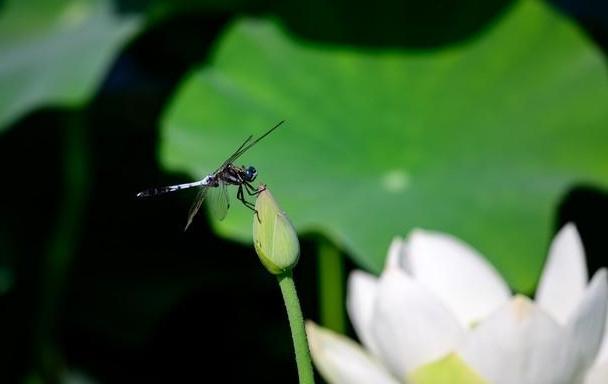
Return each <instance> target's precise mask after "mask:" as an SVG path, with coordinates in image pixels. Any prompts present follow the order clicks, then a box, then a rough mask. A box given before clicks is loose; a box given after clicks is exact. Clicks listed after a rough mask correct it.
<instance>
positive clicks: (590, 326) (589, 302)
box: [561, 269, 608, 377]
mask: <svg viewBox="0 0 608 384" xmlns="http://www.w3.org/2000/svg"><path fill="white" fill-rule="evenodd" d="M607 306H608V278H607V276H606V270H605V269H601V270H599V271H597V273H596V274H595V276H593V279H592V280H591V283H590V284H589V287H588V288H587V290H586V292H585V296H584V297H583V299H582V301H581V302H580V304H579V305H578V307H577V309H576V311H575V313H574V316H573V317H572V319H571V320H570V321H569V322H568V325H567V332H568V336H567V337H568V338H567V344H566V347H565V349H564V356H563V358H562V359H563V361H562V363H561V365H565V366H569V367H568V369H569V370H572V371H574V372H576V373H577V377H583V376H584V374H585V372H586V371H587V370H588V369H589V367H591V365H592V364H593V362H594V361H595V358H596V356H597V352H598V350H599V349H600V344H601V342H602V336H603V333H604V327H605V325H606V307H607Z"/></svg>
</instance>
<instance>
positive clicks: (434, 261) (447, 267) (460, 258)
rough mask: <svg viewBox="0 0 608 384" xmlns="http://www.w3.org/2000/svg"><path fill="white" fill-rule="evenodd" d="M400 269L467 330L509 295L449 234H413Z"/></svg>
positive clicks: (495, 275) (498, 279)
mask: <svg viewBox="0 0 608 384" xmlns="http://www.w3.org/2000/svg"><path fill="white" fill-rule="evenodd" d="M403 267H404V268H405V269H406V270H408V271H409V272H410V273H411V274H412V275H413V276H414V277H415V278H416V280H418V281H420V282H422V283H423V284H424V285H425V286H427V287H428V288H429V289H430V290H431V291H432V292H433V293H434V294H435V295H436V296H437V297H439V298H440V299H441V300H442V301H443V302H444V304H445V305H447V306H448V307H449V308H450V309H451V310H452V312H454V314H455V315H456V317H457V318H458V319H459V321H460V323H461V324H462V325H463V326H466V327H468V326H470V325H471V324H473V323H475V322H477V321H479V320H480V319H483V318H485V317H486V316H487V315H489V314H490V313H491V312H493V311H495V310H496V309H497V308H499V307H500V306H501V305H502V304H504V303H506V302H507V301H508V300H509V297H510V296H511V293H510V290H509V287H508V286H507V284H506V283H505V282H504V280H503V279H502V278H501V277H500V275H499V274H498V273H497V272H496V270H495V269H494V267H492V266H491V265H490V264H489V263H488V262H487V261H486V260H485V259H484V258H483V257H482V256H481V255H480V254H479V253H477V252H476V251H475V250H474V249H472V248H471V247H469V246H468V245H466V244H464V243H463V242H461V241H460V240H458V239H456V238H454V237H451V236H448V235H444V234H440V233H434V232H429V231H422V230H416V231H413V232H412V234H411V235H410V237H409V238H408V243H407V251H406V256H405V257H404V259H403Z"/></svg>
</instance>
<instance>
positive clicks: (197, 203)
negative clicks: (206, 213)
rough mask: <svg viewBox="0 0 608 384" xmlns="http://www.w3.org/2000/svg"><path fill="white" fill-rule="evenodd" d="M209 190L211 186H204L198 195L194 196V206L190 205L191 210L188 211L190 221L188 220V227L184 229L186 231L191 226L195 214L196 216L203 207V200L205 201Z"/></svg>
mask: <svg viewBox="0 0 608 384" xmlns="http://www.w3.org/2000/svg"><path fill="white" fill-rule="evenodd" d="M208 190H209V187H207V186H204V187H202V188H201V189H200V190H199V191H198V193H197V194H196V197H195V198H194V202H193V203H192V206H191V207H190V211H189V212H188V222H186V228H184V231H186V230H187V229H188V227H189V226H190V224H192V219H194V216H196V213H197V212H198V210H199V209H201V205H203V201H205V197H207V191H208Z"/></svg>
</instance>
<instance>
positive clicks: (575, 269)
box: [536, 223, 588, 324]
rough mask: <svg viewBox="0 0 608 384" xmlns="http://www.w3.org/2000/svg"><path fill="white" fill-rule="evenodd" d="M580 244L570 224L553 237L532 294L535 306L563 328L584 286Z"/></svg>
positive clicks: (585, 266) (584, 270) (585, 277)
mask: <svg viewBox="0 0 608 384" xmlns="http://www.w3.org/2000/svg"><path fill="white" fill-rule="evenodd" d="M587 279H588V278H587V265H586V263H585V251H584V249H583V243H582V242H581V238H580V236H579V235H578V231H577V230H576V227H575V226H574V224H572V223H569V224H566V225H565V226H564V227H563V228H562V229H561V230H560V231H559V233H558V234H557V235H556V236H555V239H554V240H553V243H552V244H551V248H550V249H549V256H548V258H547V261H546V263H545V267H544V269H543V273H542V276H541V278H540V282H539V285H538V289H537V291H536V302H537V303H538V305H540V307H541V308H543V309H544V310H545V311H547V312H549V313H550V314H551V315H552V316H553V317H554V318H555V319H556V320H557V321H558V322H559V323H560V324H566V322H567V321H568V318H569V316H570V315H572V312H573V311H574V308H576V305H577V304H578V302H579V300H580V299H581V298H582V297H583V292H584V291H585V287H586V286H587Z"/></svg>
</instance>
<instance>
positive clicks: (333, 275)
mask: <svg viewBox="0 0 608 384" xmlns="http://www.w3.org/2000/svg"><path fill="white" fill-rule="evenodd" d="M318 271H319V272H318V275H319V307H320V308H319V312H320V321H321V325H323V326H324V327H326V328H329V329H331V330H334V331H336V332H338V333H340V334H345V333H346V317H345V312H344V263H343V258H342V255H341V254H340V251H339V250H338V249H337V248H336V247H335V246H334V245H333V244H332V243H330V242H329V241H327V240H325V239H321V240H320V241H319V257H318Z"/></svg>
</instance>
